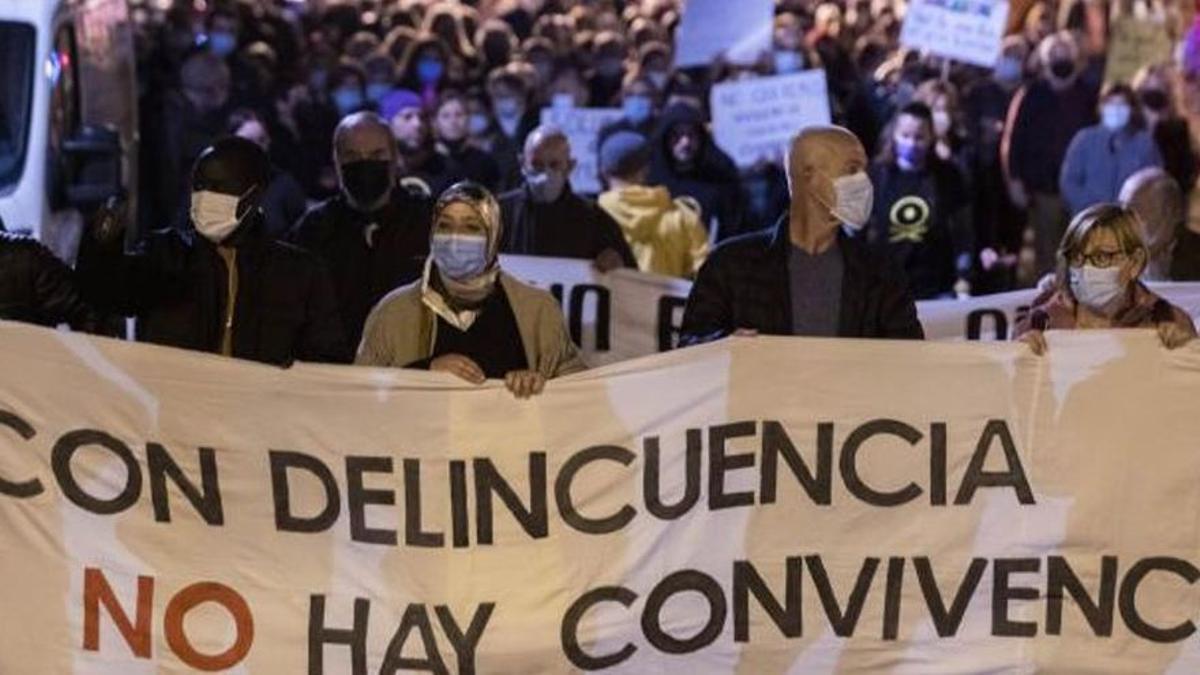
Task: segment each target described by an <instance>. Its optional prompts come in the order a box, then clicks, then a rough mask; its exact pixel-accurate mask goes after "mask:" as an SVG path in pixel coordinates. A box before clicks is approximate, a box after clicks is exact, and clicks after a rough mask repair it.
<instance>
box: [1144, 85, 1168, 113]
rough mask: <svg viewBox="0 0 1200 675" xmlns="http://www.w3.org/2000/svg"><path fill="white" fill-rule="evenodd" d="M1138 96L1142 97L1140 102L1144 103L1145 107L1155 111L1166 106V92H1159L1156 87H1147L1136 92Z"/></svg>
mask: <svg viewBox="0 0 1200 675" xmlns="http://www.w3.org/2000/svg"><path fill="white" fill-rule="evenodd" d="M1138 96H1139V97H1140V98H1141V99H1142V103H1145V104H1146V107H1147V108H1149V109H1151V110H1153V111H1155V112H1159V111H1161V110H1163V109H1164V108H1166V107H1167V94H1166V92H1161V91H1158V90H1157V89H1147V90H1146V91H1143V92H1141V93H1140V94H1138Z"/></svg>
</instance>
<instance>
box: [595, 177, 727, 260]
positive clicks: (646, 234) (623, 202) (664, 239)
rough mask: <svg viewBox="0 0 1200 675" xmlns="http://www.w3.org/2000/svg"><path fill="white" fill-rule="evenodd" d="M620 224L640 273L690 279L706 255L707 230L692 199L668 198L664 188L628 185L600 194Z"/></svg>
mask: <svg viewBox="0 0 1200 675" xmlns="http://www.w3.org/2000/svg"><path fill="white" fill-rule="evenodd" d="M599 202H600V207H601V208H603V209H604V210H605V211H606V212H608V215H610V216H612V217H613V220H616V221H617V223H618V224H619V225H620V226H621V232H623V233H624V234H625V240H626V241H628V242H629V247H630V248H631V249H633V255H634V257H635V258H637V261H638V269H640V270H642V271H643V272H651V273H654V274H662V275H666V276H670V277H681V278H684V279H691V278H693V277H695V276H696V272H697V271H698V270H699V269H700V265H702V264H704V259H705V258H706V257H707V256H708V230H706V229H705V228H704V225H703V224H702V223H701V221H700V209H699V207H698V205H697V204H696V203H695V201H694V200H691V199H688V198H680V199H676V200H673V201H672V199H671V193H670V192H668V191H667V189H666V188H663V187H645V186H640V185H638V186H630V187H626V188H622V189H620V190H609V191H608V192H605V193H604V194H602V195H600V199H599Z"/></svg>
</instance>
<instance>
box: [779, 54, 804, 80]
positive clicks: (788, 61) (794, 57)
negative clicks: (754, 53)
mask: <svg viewBox="0 0 1200 675" xmlns="http://www.w3.org/2000/svg"><path fill="white" fill-rule="evenodd" d="M801 70H804V58H803V57H801V56H800V54H799V52H794V51H791V50H790V49H788V50H784V49H781V50H779V51H776V52H775V72H776V73H778V74H780V75H782V74H785V73H795V72H799V71H801Z"/></svg>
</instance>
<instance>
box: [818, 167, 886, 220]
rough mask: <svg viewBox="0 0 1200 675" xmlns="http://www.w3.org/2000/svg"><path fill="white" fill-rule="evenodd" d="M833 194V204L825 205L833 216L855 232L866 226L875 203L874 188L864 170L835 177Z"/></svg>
mask: <svg viewBox="0 0 1200 675" xmlns="http://www.w3.org/2000/svg"><path fill="white" fill-rule="evenodd" d="M833 196H834V200H833V205H832V206H829V205H826V206H827V207H828V208H829V212H830V213H832V214H833V216H834V217H835V218H837V219H838V220H839V221H841V222H842V224H843V225H845V226H846V227H848V228H849V229H851V230H853V231H855V232H857V231H858V230H861V229H863V228H864V227H866V225H867V221H868V220H870V219H871V207H872V206H874V205H875V188H874V186H872V185H871V178H870V176H868V175H867V173H866V172H865V171H859V172H858V173H852V174H850V175H849V176H839V177H837V178H835V179H834V180H833Z"/></svg>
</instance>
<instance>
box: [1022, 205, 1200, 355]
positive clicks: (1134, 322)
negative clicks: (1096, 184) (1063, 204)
mask: <svg viewBox="0 0 1200 675" xmlns="http://www.w3.org/2000/svg"><path fill="white" fill-rule="evenodd" d="M1137 218H1138V216H1137V214H1135V213H1134V212H1133V211H1131V210H1130V209H1127V208H1124V207H1121V206H1117V205H1115V204H1097V205H1095V206H1092V207H1089V208H1087V209H1084V210H1083V211H1082V212H1080V213H1079V215H1077V216H1075V218H1074V220H1072V221H1071V225H1070V227H1068V228H1067V233H1066V234H1065V235H1064V236H1063V240H1062V244H1061V245H1060V246H1059V249H1058V272H1057V276H1056V278H1055V281H1054V284H1053V286H1052V287H1051V288H1049V289H1048V290H1047V291H1046V292H1044V293H1043V294H1042V295H1041V296H1040V297H1039V298H1038V299H1037V300H1035V301H1034V303H1033V308H1032V309H1031V310H1030V312H1029V315H1028V316H1027V317H1026V318H1025V319H1022V320H1021V322H1020V323H1018V324H1017V328H1016V333H1015V337H1016V338H1017V339H1018V340H1021V341H1022V342H1025V343H1027V344H1028V345H1029V346H1030V348H1031V349H1033V352H1034V353H1035V354H1039V355H1040V354H1043V353H1045V351H1046V339H1045V336H1044V335H1043V332H1044V331H1047V330H1076V329H1108V328H1155V329H1157V331H1158V335H1159V337H1160V338H1161V339H1162V343H1163V345H1164V346H1165V347H1167V348H1168V349H1175V348H1177V347H1181V346H1183V345H1185V344H1187V343H1188V342H1190V341H1191V340H1192V339H1193V338H1195V337H1196V327H1195V325H1193V323H1192V319H1191V317H1190V316H1188V314H1187V312H1185V311H1183V310H1182V309H1180V308H1178V307H1176V306H1174V305H1172V304H1171V303H1169V302H1167V301H1166V300H1164V299H1163V298H1161V297H1159V296H1158V295H1155V294H1154V293H1153V292H1152V291H1150V289H1148V288H1146V286H1145V285H1144V284H1142V282H1141V281H1139V277H1140V276H1141V274H1142V271H1143V270H1144V269H1145V267H1146V261H1147V253H1146V247H1145V245H1144V244H1143V243H1142V240H1141V238H1140V237H1139V235H1138V232H1140V231H1141V228H1140V226H1139V224H1138V220H1137Z"/></svg>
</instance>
